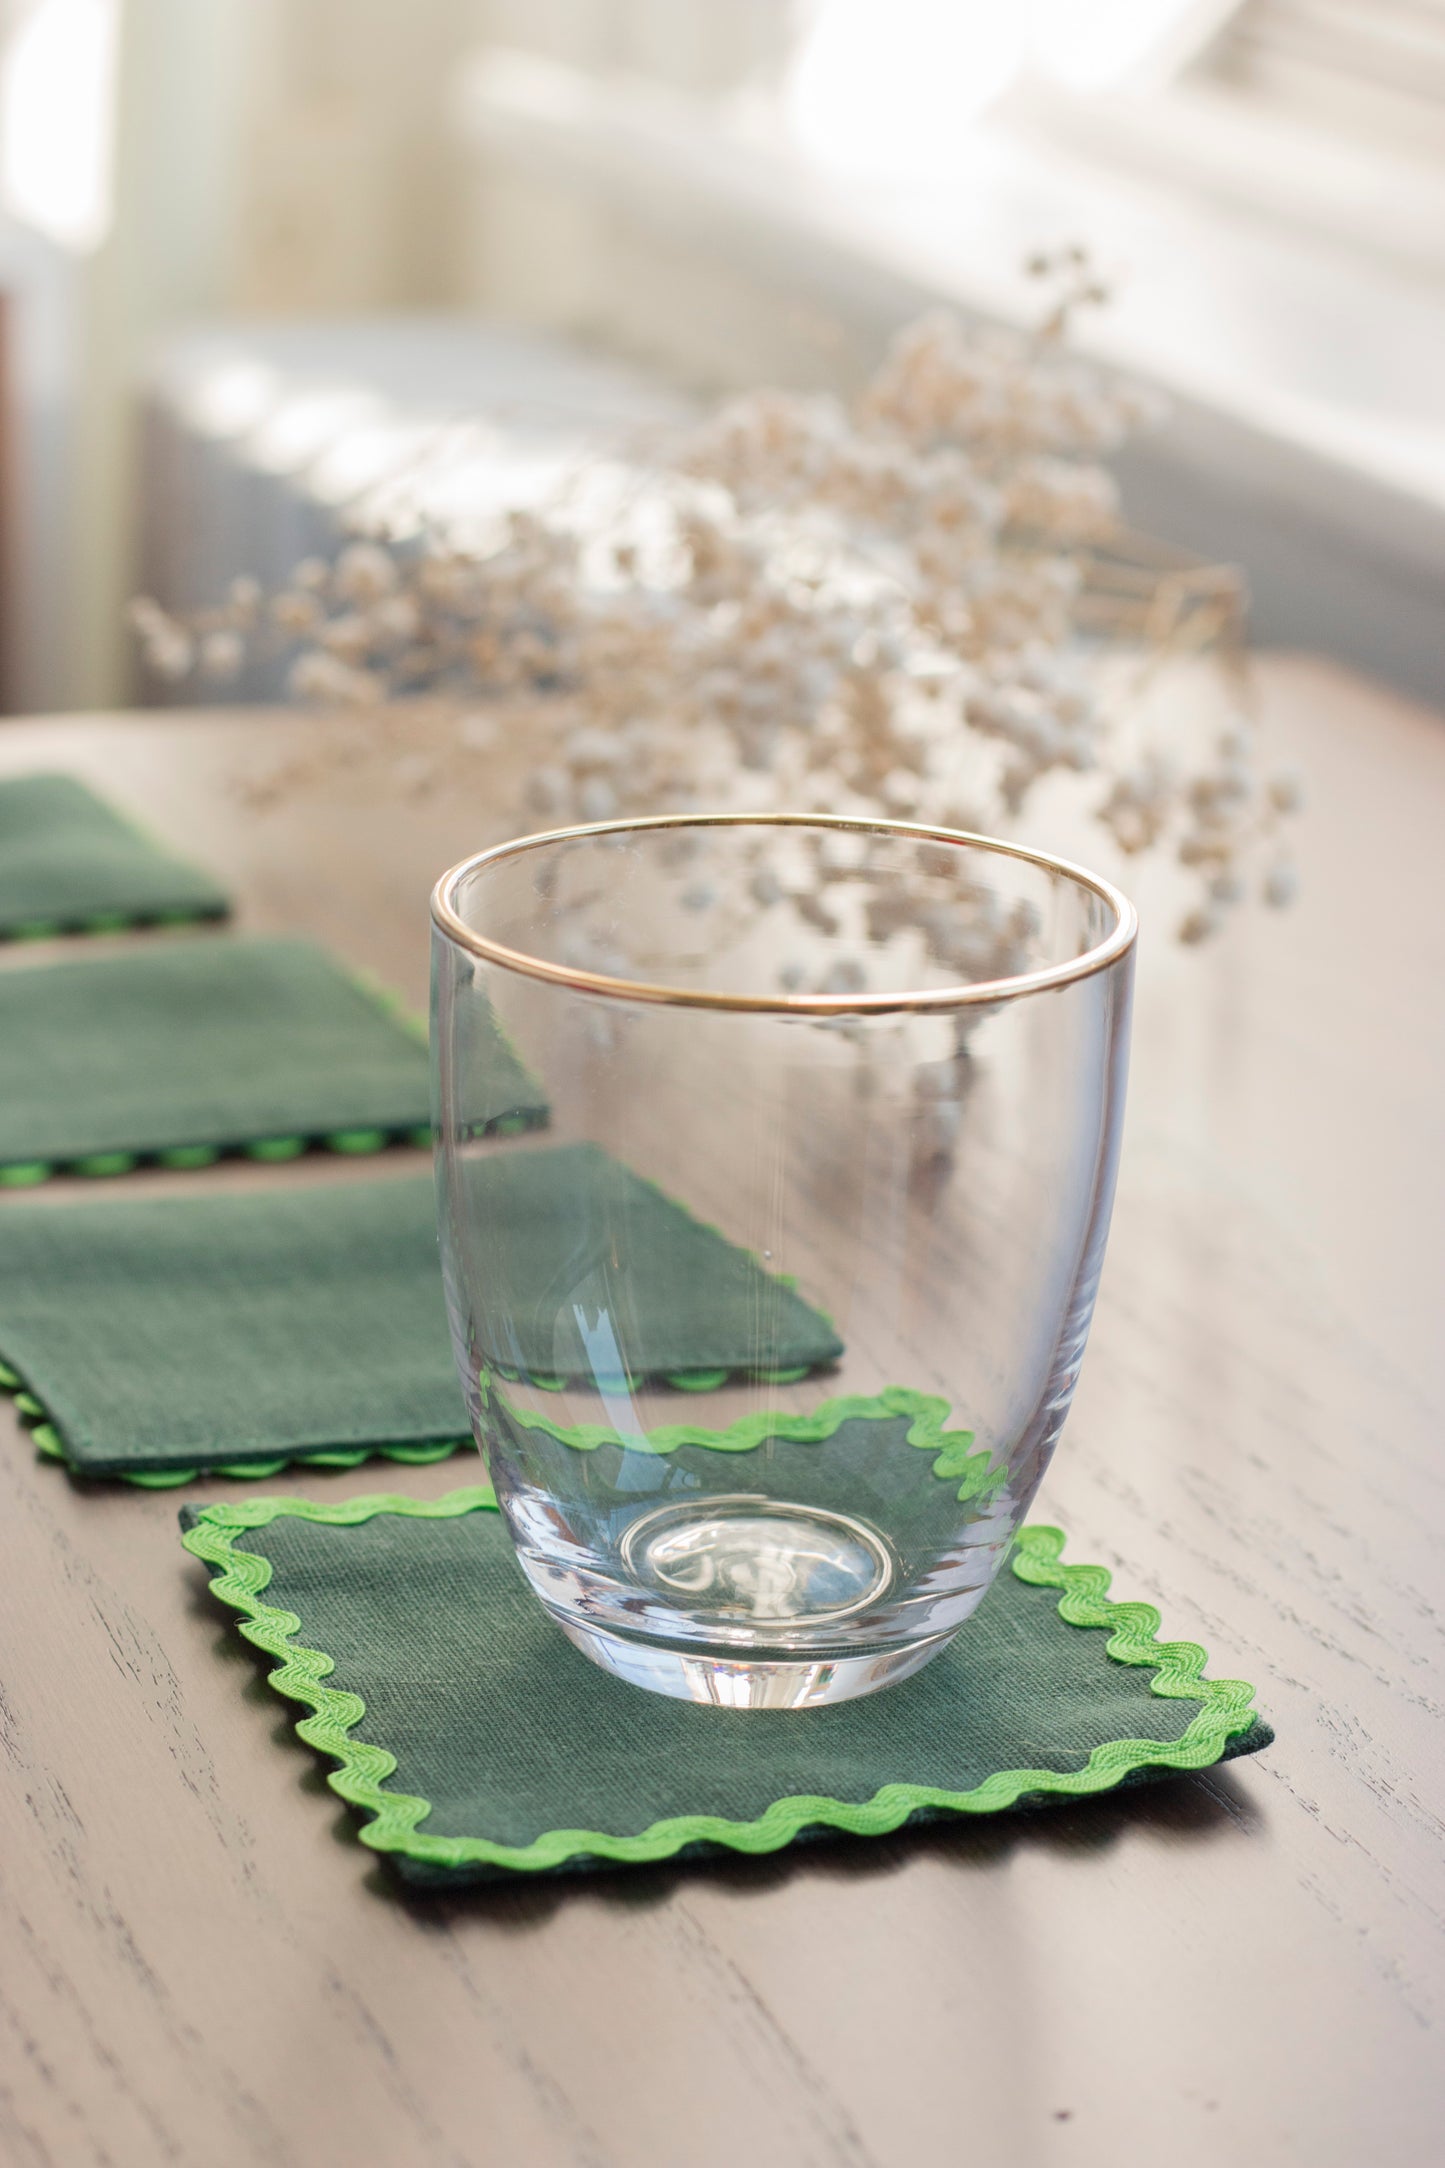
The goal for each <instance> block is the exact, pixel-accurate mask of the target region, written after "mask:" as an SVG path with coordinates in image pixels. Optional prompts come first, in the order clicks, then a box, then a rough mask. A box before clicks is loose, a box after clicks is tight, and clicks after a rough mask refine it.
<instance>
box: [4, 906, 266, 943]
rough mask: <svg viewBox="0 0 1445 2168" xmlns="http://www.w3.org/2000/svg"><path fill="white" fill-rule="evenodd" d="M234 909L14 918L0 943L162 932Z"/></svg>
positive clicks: (204, 922) (210, 920)
mask: <svg viewBox="0 0 1445 2168" xmlns="http://www.w3.org/2000/svg"><path fill="white" fill-rule="evenodd" d="M234 910H235V907H234V905H233V904H231V903H222V904H215V905H211V906H209V907H205V908H203V907H199V906H198V907H196V908H195V909H192V910H188V911H165V910H161V911H135V912H124V911H96V912H93V913H92V914H91V916H90V917H89V918H29V919H18V920H14V921H12V922H11V923H10V924H9V925H7V926H0V945H9V944H11V943H13V944H14V945H15V946H17V947H20V946H28V945H29V944H30V943H31V942H39V941H79V940H99V939H100V938H102V937H103V936H104V935H106V934H110V933H165V932H168V931H169V929H170V928H171V927H173V926H224V925H226V924H228V923H229V921H230V919H231V918H232V917H233V915H234Z"/></svg>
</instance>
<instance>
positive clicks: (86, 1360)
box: [0, 1176, 471, 1486]
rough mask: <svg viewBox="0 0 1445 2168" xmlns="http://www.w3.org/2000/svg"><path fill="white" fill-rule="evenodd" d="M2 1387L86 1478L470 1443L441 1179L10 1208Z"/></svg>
mask: <svg viewBox="0 0 1445 2168" xmlns="http://www.w3.org/2000/svg"><path fill="white" fill-rule="evenodd" d="M0 1365H3V1369H0V1384H6V1383H8V1384H9V1386H10V1388H11V1390H12V1391H14V1392H15V1393H16V1394H17V1396H18V1401H19V1406H20V1410H21V1413H22V1414H23V1415H26V1416H28V1417H29V1418H30V1420H31V1422H32V1424H33V1425H34V1426H35V1428H34V1435H35V1438H36V1442H37V1444H39V1445H40V1446H41V1448H42V1449H43V1450H46V1451H48V1452H50V1453H52V1454H53V1455H55V1456H56V1457H58V1458H61V1459H63V1460H65V1461H66V1462H67V1463H68V1464H69V1466H70V1467H71V1468H72V1469H74V1470H75V1471H76V1472H77V1473H79V1474H84V1475H94V1476H128V1477H131V1478H133V1479H134V1480H136V1481H144V1482H146V1483H148V1484H150V1485H153V1486H154V1485H158V1484H169V1483H183V1482H186V1481H187V1480H189V1479H190V1478H191V1477H192V1476H194V1475H195V1474H196V1473H197V1472H198V1471H199V1470H201V1469H210V1468H214V1469H218V1470H219V1471H220V1472H221V1473H223V1474H226V1475H237V1476H243V1475H245V1476H249V1475H255V1476H261V1475H272V1474H274V1473H275V1472H276V1470H277V1469H278V1468H280V1467H283V1466H284V1465H285V1464H286V1463H287V1462H288V1461H290V1460H295V1459H307V1460H313V1461H318V1462H320V1463H321V1464H322V1465H324V1466H330V1467H337V1466H340V1467H353V1466H355V1465H357V1464H358V1463H359V1462H361V1461H363V1460H366V1459H367V1458H368V1457H369V1456H370V1455H372V1454H374V1453H383V1454H387V1455H388V1456H390V1457H391V1458H394V1459H407V1460H437V1459H440V1458H442V1457H443V1456H444V1455H446V1454H448V1453H451V1452H454V1451H455V1450H456V1449H457V1447H458V1446H459V1444H461V1443H462V1442H463V1441H465V1442H467V1443H468V1444H469V1443H470V1437H471V1432H470V1426H469V1423H468V1420H467V1413H466V1409H465V1407H464V1405H463V1403H462V1393H461V1387H460V1385H459V1384H458V1382H457V1374H456V1365H455V1363H454V1362H453V1360H452V1352H451V1346H450V1342H449V1339H448V1335H447V1328H446V1317H445V1307H444V1304H443V1300H442V1288H441V1274H440V1270H439V1268H438V1264H437V1243H436V1206H435V1200H434V1196H433V1190H432V1184H431V1181H430V1179H429V1178H428V1177H425V1176H423V1177H422V1178H421V1179H417V1178H416V1177H415V1176H407V1177H405V1178H404V1179H402V1180H399V1181H364V1182H348V1183H344V1184H342V1185H340V1186H339V1187H327V1188H324V1189H318V1188H309V1189H299V1190H286V1191H264V1192H261V1193H259V1194H256V1195H251V1196H238V1195H236V1194H234V1193H230V1194H227V1195H223V1196H196V1195H194V1194H192V1195H188V1196H181V1197H157V1198H147V1199H145V1200H143V1201H141V1202H136V1203H132V1202H130V1201H127V1200H123V1199H107V1200H105V1201H104V1202H97V1203H94V1204H90V1203H86V1204H78V1205H54V1206H44V1205H19V1204H17V1205H11V1206H7V1207H6V1208H5V1210H4V1211H0Z"/></svg>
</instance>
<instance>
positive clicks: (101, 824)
mask: <svg viewBox="0 0 1445 2168" xmlns="http://www.w3.org/2000/svg"><path fill="white" fill-rule="evenodd" d="M229 909H230V903H229V899H228V898H227V896H226V893H225V890H224V889H222V888H220V887H218V886H217V884H216V882H215V881H213V880H212V879H211V877H210V876H209V874H205V873H202V872H200V871H199V869H198V868H197V867H195V866H188V865H187V864H185V862H184V861H183V860H181V859H178V858H172V857H171V855H170V854H169V852H166V851H163V850H161V849H160V848H159V847H158V846H157V845H156V844H154V843H152V842H151V840H150V838H149V837H148V836H144V835H142V834H141V833H140V832H139V830H137V829H135V828H132V827H131V825H130V823H129V822H128V821H126V820H124V819H122V817H121V815H120V814H119V813H116V812H115V811H114V810H113V809H112V808H111V807H110V806H108V805H107V804H106V803H105V802H104V800H103V799H100V798H97V797H96V796H95V794H94V792H93V791H90V790H87V789H86V787H85V785H84V784H83V783H78V782H76V781H75V779H74V778H73V777H72V776H68V775H27V776H20V777H18V778H16V779H15V780H13V781H9V782H3V783H0V941H4V940H9V941H25V940H33V941H39V940H44V939H46V938H48V937H49V936H51V935H55V934H69V933H113V932H115V931H116V930H118V929H119V928H121V927H126V926H169V925H180V924H185V923H188V922H190V921H192V920H196V919H217V918H224V917H225V916H226V915H227V912H228V911H229Z"/></svg>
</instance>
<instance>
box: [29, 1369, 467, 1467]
mask: <svg viewBox="0 0 1445 2168" xmlns="http://www.w3.org/2000/svg"><path fill="white" fill-rule="evenodd" d="M0 1393H3V1394H5V1395H6V1396H7V1397H8V1398H9V1399H10V1400H12V1401H13V1402H14V1404H15V1412H16V1414H17V1415H18V1416H19V1418H20V1421H21V1422H22V1423H23V1424H24V1425H25V1427H26V1429H27V1430H28V1431H29V1432H30V1437H31V1442H32V1443H33V1445H34V1447H35V1450H36V1452H37V1453H38V1454H39V1456H40V1458H41V1459H42V1460H50V1461H54V1462H56V1464H57V1465H58V1466H60V1467H62V1468H64V1469H65V1470H66V1472H67V1474H69V1475H73V1476H75V1477H77V1478H78V1479H79V1480H80V1481H81V1482H84V1483H129V1484H131V1485H132V1486H133V1488H135V1489H136V1490H178V1489H179V1488H180V1486H181V1485H182V1484H183V1483H195V1482H198V1481H199V1480H200V1478H201V1477H202V1476H217V1475H219V1476H226V1477H228V1478H230V1479H232V1480H234V1481H237V1482H243V1483H251V1482H266V1481H269V1479H270V1478H271V1477H272V1476H273V1475H280V1473H281V1471H282V1470H283V1469H284V1468H326V1469H337V1468H360V1467H363V1466H364V1465H365V1464H366V1462H367V1461H369V1460H390V1461H395V1462H396V1463H398V1465H400V1466H401V1467H404V1468H427V1467H430V1466H431V1465H432V1463H433V1462H435V1461H439V1460H450V1459H451V1457H452V1455H453V1454H454V1453H462V1452H465V1451H466V1450H467V1448H468V1447H469V1446H470V1445H471V1444H472V1440H471V1438H470V1437H467V1438H438V1439H435V1440H427V1441H425V1442H423V1443H421V1444H417V1445H360V1446H349V1445H341V1446H323V1447H321V1448H320V1449H318V1450H317V1451H316V1452H314V1453H311V1452H307V1451H305V1450H304V1449H302V1450H301V1451H298V1452H296V1453H283V1454H281V1455H280V1456H279V1457H277V1458H274V1459H271V1460H253V1461H208V1462H205V1463H204V1464H198V1465H197V1466H196V1467H194V1468H108V1469H106V1470H105V1471H104V1473H94V1474H93V1473H92V1472H91V1471H90V1470H89V1469H87V1468H85V1467H84V1466H83V1465H82V1464H81V1463H80V1462H78V1461H75V1460H72V1458H71V1456H70V1454H69V1453H68V1452H67V1451H66V1449H65V1440H64V1439H63V1438H62V1437H61V1435H60V1432H59V1430H58V1428H57V1427H56V1423H55V1418H54V1416H53V1415H52V1414H51V1412H50V1410H49V1408H47V1406H46V1405H45V1402H44V1401H43V1400H42V1399H41V1397H40V1395H39V1394H38V1393H36V1392H34V1391H32V1389H31V1388H30V1387H29V1386H28V1385H27V1384H26V1383H25V1380H24V1379H23V1378H22V1377H21V1375H20V1373H19V1371H18V1370H14V1369H12V1368H11V1366H10V1364H9V1363H7V1362H6V1361H5V1360H4V1358H3V1357H0Z"/></svg>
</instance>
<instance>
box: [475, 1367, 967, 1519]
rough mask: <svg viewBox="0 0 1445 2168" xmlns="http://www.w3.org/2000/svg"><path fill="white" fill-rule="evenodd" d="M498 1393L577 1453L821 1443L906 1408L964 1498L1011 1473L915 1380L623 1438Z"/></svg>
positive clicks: (487, 1393)
mask: <svg viewBox="0 0 1445 2168" xmlns="http://www.w3.org/2000/svg"><path fill="white" fill-rule="evenodd" d="M478 1382H479V1384H480V1387H481V1394H482V1404H483V1406H484V1407H485V1406H487V1405H488V1403H489V1402H490V1399H491V1393H492V1385H491V1381H490V1379H489V1378H488V1376H487V1374H486V1373H485V1372H483V1373H482V1375H481V1377H480V1379H479V1381H478ZM497 1399H498V1401H499V1402H500V1403H501V1406H502V1408H503V1410H504V1411H505V1413H506V1416H507V1418H508V1420H509V1421H511V1422H514V1423H519V1424H520V1425H521V1426H522V1428H523V1429H524V1430H540V1431H543V1432H545V1434H546V1435H547V1436H548V1437H549V1438H555V1439H556V1440H557V1442H558V1444H559V1445H568V1446H571V1448H572V1450H573V1452H575V1453H594V1452H596V1450H597V1448H598V1447H599V1446H602V1445H611V1446H616V1447H618V1448H619V1450H620V1451H622V1452H624V1453H658V1454H665V1453H675V1452H676V1451H677V1450H678V1448H679V1446H684V1445H697V1446H703V1447H706V1448H707V1450H708V1451H709V1452H714V1453H751V1452H755V1451H756V1449H757V1448H758V1446H760V1445H762V1444H764V1443H766V1441H767V1440H768V1439H771V1438H776V1439H779V1440H781V1441H782V1442H783V1443H785V1444H789V1445H819V1444H821V1443H822V1442H823V1441H824V1440H825V1439H827V1438H831V1437H832V1436H833V1435H834V1433H835V1432H836V1431H838V1430H841V1428H842V1427H843V1425H844V1423H850V1422H881V1421H883V1420H885V1419H886V1418H888V1417H890V1416H892V1417H899V1416H905V1415H906V1416H908V1417H910V1418H911V1420H910V1422H909V1425H908V1430H907V1433H906V1442H907V1443H908V1444H909V1445H916V1446H918V1447H919V1448H920V1450H921V1451H923V1452H925V1453H933V1454H935V1455H936V1456H937V1457H936V1459H935V1460H934V1463H933V1473H934V1474H935V1475H936V1476H937V1477H938V1479H939V1481H940V1482H945V1483H947V1482H951V1481H952V1480H953V1478H954V1477H955V1476H962V1478H963V1481H962V1483H961V1484H960V1486H959V1489H958V1492H957V1497H958V1502H959V1504H960V1505H967V1504H968V1503H969V1501H970V1500H972V1499H975V1498H982V1497H986V1496H987V1494H988V1493H989V1492H990V1491H993V1490H997V1489H998V1488H999V1486H1000V1485H1001V1484H1002V1483H1004V1482H1005V1481H1006V1480H1007V1477H1008V1470H1007V1469H1006V1468H1005V1467H1004V1466H1003V1465H1002V1464H1000V1465H999V1466H998V1467H994V1466H993V1456H992V1454H991V1453H989V1452H987V1451H986V1450H985V1449H984V1448H983V1447H980V1448H979V1450H978V1451H977V1452H976V1453H974V1452H970V1450H969V1448H970V1447H971V1446H972V1444H973V1441H974V1437H975V1433H974V1432H973V1431H971V1430H945V1429H944V1427H943V1426H944V1424H945V1423H946V1422H947V1421H948V1417H949V1412H950V1411H949V1405H948V1402H947V1401H946V1400H941V1399H939V1398H938V1396H937V1395H936V1394H933V1393H919V1392H915V1391H914V1390H913V1388H912V1387H911V1386H909V1385H885V1386H884V1388H883V1390H882V1392H881V1393H876V1394H864V1393H843V1394H841V1395H839V1397H838V1398H837V1399H834V1400H825V1401H823V1402H822V1403H821V1405H820V1406H818V1407H816V1408H815V1409H814V1410H813V1413H812V1414H811V1415H788V1414H786V1413H785V1412H784V1411H783V1410H782V1409H760V1410H758V1411H757V1412H756V1413H754V1414H752V1415H740V1416H739V1417H738V1419H737V1421H736V1422H735V1423H729V1425H728V1427H727V1428H726V1430H706V1429H704V1428H703V1427H702V1425H701V1424H699V1423H661V1424H659V1425H658V1427H657V1429H656V1430H643V1431H639V1432H637V1433H636V1434H635V1435H634V1436H632V1437H624V1436H623V1434H622V1432H621V1431H620V1430H613V1429H611V1428H610V1427H609V1426H608V1425H606V1424H604V1423H577V1424H575V1425H574V1426H573V1427H572V1428H571V1429H568V1428H567V1427H566V1426H565V1425H563V1424H561V1423H554V1422H552V1421H551V1419H550V1418H549V1417H548V1416H545V1415H542V1414H536V1413H532V1412H531V1411H529V1410H526V1409H522V1408H514V1407H512V1406H511V1405H510V1404H509V1402H508V1401H506V1400H505V1399H504V1398H503V1396H502V1394H501V1393H500V1392H499V1393H498V1394H497Z"/></svg>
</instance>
